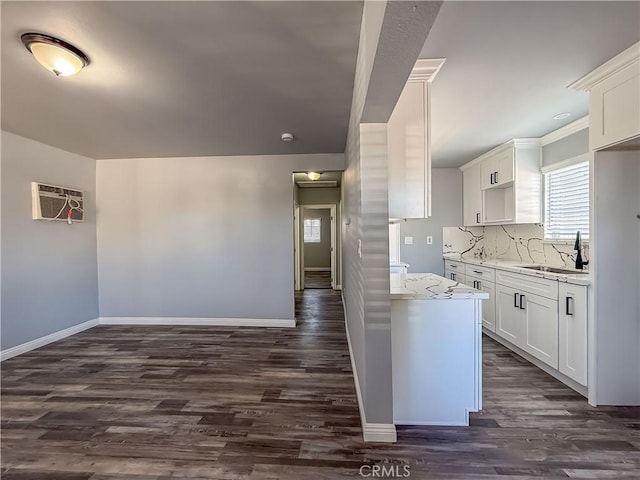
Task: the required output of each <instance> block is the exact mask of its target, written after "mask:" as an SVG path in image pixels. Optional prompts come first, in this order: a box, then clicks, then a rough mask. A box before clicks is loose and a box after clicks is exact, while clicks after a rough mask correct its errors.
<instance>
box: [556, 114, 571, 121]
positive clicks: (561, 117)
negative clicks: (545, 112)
mask: <svg viewBox="0 0 640 480" xmlns="http://www.w3.org/2000/svg"><path fill="white" fill-rule="evenodd" d="M570 116H571V113H570V112H564V113H559V114H557V115H554V116H553V119H554V120H563V119H565V118H569V117H570Z"/></svg>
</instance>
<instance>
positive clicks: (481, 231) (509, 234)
mask: <svg viewBox="0 0 640 480" xmlns="http://www.w3.org/2000/svg"><path fill="white" fill-rule="evenodd" d="M543 238H544V227H543V226H542V225H541V224H526V225H487V226H484V227H444V228H443V229H442V245H443V248H442V250H443V253H457V254H459V255H462V257H464V258H484V259H487V260H514V261H519V262H522V263H539V264H544V265H552V266H557V267H570V268H575V260H576V251H575V250H573V246H574V245H573V242H571V244H563V243H543ZM582 258H583V260H584V261H587V260H588V259H589V248H588V246H587V245H583V250H582Z"/></svg>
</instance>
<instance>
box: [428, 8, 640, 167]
mask: <svg viewBox="0 0 640 480" xmlns="http://www.w3.org/2000/svg"><path fill="white" fill-rule="evenodd" d="M639 38H640V2H590V1H579V2H573V1H569V2H545V1H540V2H457V1H455V2H445V3H444V5H443V6H442V8H441V9H440V12H439V14H438V17H437V18H436V21H435V24H434V26H433V28H432V30H431V32H430V34H429V36H428V37H427V40H426V42H425V45H424V47H423V49H422V52H421V53H420V58H441V57H446V59H447V60H446V62H445V64H444V66H443V67H442V69H441V70H440V72H439V73H438V76H437V77H436V79H435V80H434V83H433V88H432V110H431V120H432V159H433V165H434V166H436V167H455V166H459V165H462V164H464V163H466V162H468V161H470V160H472V159H473V158H475V157H476V156H478V155H480V154H482V153H484V152H486V151H488V150H490V149H491V148H493V147H495V146H497V145H499V144H501V143H503V142H505V141H507V140H509V139H511V138H517V137H540V136H543V135H545V134H547V133H549V132H551V131H553V130H556V129H558V128H560V127H562V126H563V125H566V124H568V123H571V122H572V121H574V120H577V119H578V118H580V117H583V116H585V115H587V114H588V95H587V94H586V93H583V92H576V91H573V90H569V89H567V88H566V86H567V85H569V84H570V83H572V82H573V81H575V80H577V79H578V78H580V77H582V76H583V75H584V74H586V73H588V72H590V71H591V70H593V69H594V68H595V67H598V66H599V65H601V64H602V63H604V62H605V61H607V60H609V59H610V58H611V57H613V56H615V55H616V54H618V53H619V52H621V51H622V50H624V49H626V48H627V47H629V46H631V45H632V44H633V43H635V42H637V41H638V39H639ZM561 112H571V113H572V116H571V117H569V118H568V119H565V120H553V119H552V117H553V116H554V115H555V114H557V113H561Z"/></svg>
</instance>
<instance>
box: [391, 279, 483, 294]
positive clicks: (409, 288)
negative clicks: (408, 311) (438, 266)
mask: <svg viewBox="0 0 640 480" xmlns="http://www.w3.org/2000/svg"><path fill="white" fill-rule="evenodd" d="M485 298H489V294H488V293H486V292H481V291H479V290H476V289H475V288H471V287H469V286H467V285H464V284H462V283H458V282H456V281H454V280H449V279H447V278H444V277H441V276H440V275H436V274H435V273H407V274H403V273H392V274H391V300H448V299H485Z"/></svg>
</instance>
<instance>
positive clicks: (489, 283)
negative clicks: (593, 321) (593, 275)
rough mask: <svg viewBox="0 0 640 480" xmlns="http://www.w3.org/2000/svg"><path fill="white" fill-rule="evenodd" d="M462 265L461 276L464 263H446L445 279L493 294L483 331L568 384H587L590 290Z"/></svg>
mask: <svg viewBox="0 0 640 480" xmlns="http://www.w3.org/2000/svg"><path fill="white" fill-rule="evenodd" d="M463 265H464V270H462V271H461V266H460V262H457V261H450V260H445V276H446V277H447V278H451V279H454V280H456V281H458V282H460V283H464V284H466V285H468V286H470V287H473V288H476V289H478V290H482V291H484V292H487V293H489V299H488V300H483V301H482V326H483V327H484V329H486V330H487V331H489V332H493V333H495V334H496V335H497V336H499V337H502V338H503V339H505V340H506V341H507V342H509V343H508V345H509V344H510V345H514V346H515V347H517V348H518V349H520V350H522V351H523V352H526V353H527V354H529V355H531V356H532V357H534V358H536V359H537V360H540V361H541V362H544V363H545V364H547V365H549V366H550V367H552V368H553V369H555V370H556V371H557V372H559V373H561V374H562V375H564V377H562V376H557V377H556V378H559V379H562V381H564V382H565V383H567V384H569V383H568V381H567V380H564V378H565V377H568V378H570V379H571V380H573V381H575V382H577V383H578V384H580V385H582V386H586V385H587V295H588V287H587V286H583V285H574V284H571V283H565V282H562V281H557V280H550V279H546V278H542V277H540V276H538V275H527V274H524V273H516V272H514V271H513V270H507V269H504V270H503V269H500V268H497V269H496V268H494V267H488V266H485V265H482V266H480V265H478V264H475V263H463ZM514 350H515V349H514ZM516 351H517V350H516ZM569 385H570V386H572V385H571V384H569Z"/></svg>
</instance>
